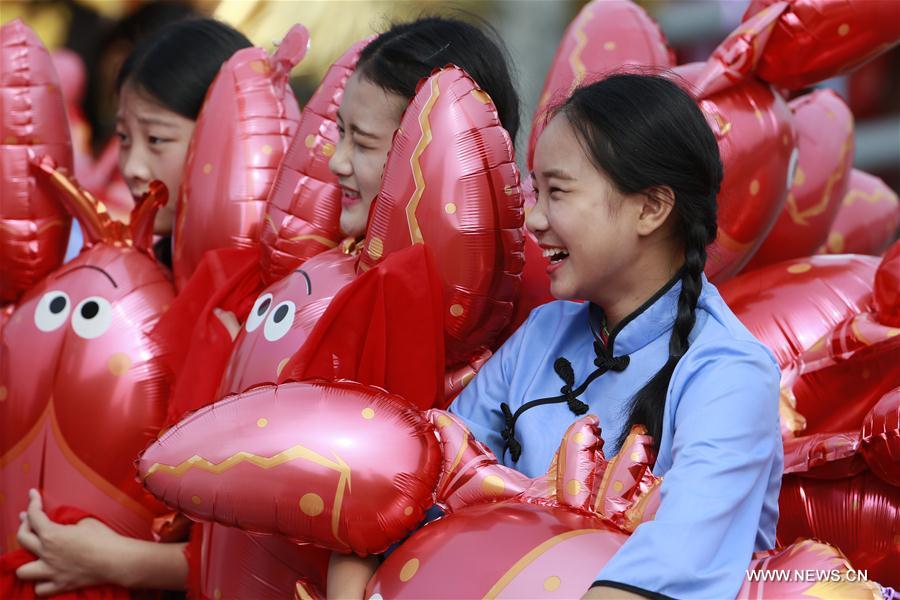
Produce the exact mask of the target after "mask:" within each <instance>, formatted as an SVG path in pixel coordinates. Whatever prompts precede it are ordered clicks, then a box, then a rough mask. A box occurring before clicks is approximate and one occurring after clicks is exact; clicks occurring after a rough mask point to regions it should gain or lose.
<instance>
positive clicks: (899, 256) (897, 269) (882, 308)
mask: <svg viewBox="0 0 900 600" xmlns="http://www.w3.org/2000/svg"><path fill="white" fill-rule="evenodd" d="M873 293H874V296H875V318H876V319H877V320H878V322H879V323H881V324H883V325H890V326H892V327H900V241H898V242H894V244H893V245H892V246H891V247H890V248H889V249H888V251H887V252H885V254H884V257H883V258H882V259H881V264H880V265H878V271H876V272H875V289H874V292H873Z"/></svg>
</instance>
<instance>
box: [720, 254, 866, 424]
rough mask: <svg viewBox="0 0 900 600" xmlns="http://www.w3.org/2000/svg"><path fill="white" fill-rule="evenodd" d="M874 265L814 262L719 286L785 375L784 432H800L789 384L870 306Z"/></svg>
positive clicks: (862, 260) (861, 259) (851, 259)
mask: <svg viewBox="0 0 900 600" xmlns="http://www.w3.org/2000/svg"><path fill="white" fill-rule="evenodd" d="M877 266H878V259H877V258H874V257H868V256H833V257H824V256H813V257H810V258H808V259H805V260H794V261H786V262H782V263H778V264H775V265H769V266H768V267H763V268H762V269H757V270H755V271H750V272H748V273H743V274H741V275H739V276H738V277H735V278H734V279H732V280H730V281H728V282H726V283H724V284H723V285H721V286H720V288H719V289H720V291H721V293H722V297H723V298H724V299H725V302H726V303H727V304H728V306H729V307H730V308H731V310H733V311H734V313H735V315H737V317H738V318H739V319H740V320H741V322H742V323H743V324H744V325H745V326H746V327H747V328H748V329H749V330H750V333H752V334H753V335H754V336H755V337H756V339H758V340H760V341H761V342H762V343H764V344H765V345H766V346H768V347H769V349H771V350H772V352H773V353H774V354H775V357H776V359H777V360H778V364H779V366H780V367H781V369H782V371H783V373H784V374H783V375H782V395H781V419H782V428H783V430H784V433H785V434H786V435H789V434H791V433H793V432H797V431H800V430H803V429H804V427H805V426H806V423H805V421H804V419H803V416H802V415H801V414H798V413H797V412H796V400H795V399H794V396H793V394H792V392H791V386H792V383H793V381H792V378H793V377H794V376H796V375H797V373H798V371H799V368H800V366H799V357H800V355H801V354H802V353H803V352H805V351H807V350H808V349H810V348H811V347H812V346H813V345H815V344H816V342H818V341H819V340H820V339H821V338H822V336H824V335H825V334H826V333H828V332H829V331H830V330H831V329H832V328H833V327H834V326H835V325H837V324H838V323H840V322H841V321H843V320H845V319H847V318H848V317H850V316H852V315H854V314H857V313H859V312H862V311H864V310H866V309H867V308H868V307H870V306H871V305H872V283H871V282H872V278H873V277H874V274H875V270H876V269H877Z"/></svg>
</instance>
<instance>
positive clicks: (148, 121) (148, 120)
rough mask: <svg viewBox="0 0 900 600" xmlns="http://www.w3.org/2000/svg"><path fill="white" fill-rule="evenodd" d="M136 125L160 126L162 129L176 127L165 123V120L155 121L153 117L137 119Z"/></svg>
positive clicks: (169, 122)
mask: <svg viewBox="0 0 900 600" xmlns="http://www.w3.org/2000/svg"><path fill="white" fill-rule="evenodd" d="M138 123H140V124H141V125H162V126H163V127H178V124H177V123H173V122H171V121H166V120H165V119H155V118H153V117H138Z"/></svg>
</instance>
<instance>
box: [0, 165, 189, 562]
mask: <svg viewBox="0 0 900 600" xmlns="http://www.w3.org/2000/svg"><path fill="white" fill-rule="evenodd" d="M40 172H41V174H42V176H46V178H47V179H48V180H49V181H50V182H51V183H52V184H53V185H55V186H59V187H60V188H61V189H65V190H66V193H65V194H61V195H60V197H62V198H63V199H64V200H65V201H66V202H67V204H68V206H69V210H71V211H72V212H73V214H75V215H76V217H77V218H78V219H79V221H80V224H81V227H82V230H83V231H84V233H85V238H86V240H87V243H88V245H89V248H88V249H87V250H85V251H83V252H82V253H81V254H80V255H79V256H78V257H77V258H75V259H74V260H72V261H71V262H69V263H67V264H66V265H64V266H63V267H61V268H60V269H59V270H57V271H55V272H54V273H52V274H50V275H49V276H47V277H46V278H45V279H44V280H43V281H42V282H41V283H40V284H38V285H37V286H35V287H33V288H32V289H31V290H29V291H28V293H27V294H26V295H25V296H24V297H23V298H22V300H21V302H20V304H19V305H18V307H17V309H16V310H15V312H14V313H13V314H12V316H11V317H10V319H9V321H8V322H7V323H6V324H5V326H4V327H3V329H2V333H0V391H2V395H0V398H2V401H0V490H2V495H3V498H4V502H3V503H2V504H0V519H2V520H0V532H2V542H0V544H2V547H3V548H4V549H5V550H10V549H12V548H14V547H15V532H16V529H17V528H18V525H19V511H22V510H24V509H25V508H26V506H27V504H28V489H29V488H39V489H41V490H42V492H43V497H44V505H45V507H46V508H47V510H48V511H53V510H55V509H56V508H58V507H60V506H63V505H68V506H74V507H76V508H78V509H81V510H83V511H87V512H89V513H91V514H94V515H96V516H98V517H99V518H100V519H102V520H103V521H104V522H106V523H107V524H108V525H110V526H111V527H112V528H113V529H114V530H116V531H117V532H118V533H120V534H123V535H126V536H130V537H135V538H142V539H150V537H151V525H152V522H153V519H154V517H156V516H157V515H159V514H161V513H163V512H165V511H166V509H165V507H163V506H162V505H161V504H159V503H158V502H156V501H155V500H154V499H153V498H152V497H151V496H150V495H149V494H147V492H146V491H145V490H144V489H143V488H141V486H140V483H139V482H137V481H136V480H135V477H134V465H133V460H134V457H135V456H137V455H138V453H139V452H140V451H141V449H142V448H143V447H145V446H146V445H147V444H148V443H149V442H150V441H151V440H153V439H155V437H156V434H157V431H158V430H159V427H160V425H161V424H162V421H163V418H164V417H165V412H166V401H167V399H168V393H169V380H168V376H167V374H166V372H165V370H164V369H163V367H162V364H161V358H160V356H161V354H162V353H163V351H164V350H165V349H164V348H163V347H161V346H160V345H158V344H156V343H154V342H153V341H151V340H150V338H149V336H148V335H147V334H148V333H149V331H150V329H151V328H152V327H153V325H154V324H155V322H156V321H157V320H158V319H159V317H160V315H161V314H162V313H163V311H164V310H165V309H166V308H167V307H168V305H169V304H170V303H171V302H172V300H173V297H174V290H173V287H172V285H171V283H170V282H169V281H168V279H167V278H166V275H165V272H164V270H163V268H161V267H160V266H159V265H158V264H157V263H156V261H155V260H154V259H153V258H152V255H151V254H150V245H151V238H152V227H153V217H154V215H155V213H156V209H157V208H158V206H159V205H161V204H163V203H165V200H166V198H165V188H164V186H162V184H160V183H159V182H153V183H152V184H151V189H152V190H153V191H152V192H151V194H155V195H154V196H150V197H149V198H148V199H145V200H144V201H143V203H142V204H141V205H140V206H139V207H138V208H137V209H135V212H134V214H133V215H132V225H131V227H129V228H125V227H123V226H121V224H117V223H113V222H111V221H110V220H109V218H108V216H107V215H106V214H105V213H103V212H96V208H97V207H96V205H94V203H93V202H92V199H91V198H89V197H87V196H85V195H84V194H81V193H80V192H78V191H77V189H76V188H75V187H74V185H73V184H72V182H71V180H68V179H67V178H66V177H65V176H64V175H63V174H62V173H61V172H60V171H58V170H54V168H53V165H52V164H51V163H49V162H44V163H42V164H41V166H40Z"/></svg>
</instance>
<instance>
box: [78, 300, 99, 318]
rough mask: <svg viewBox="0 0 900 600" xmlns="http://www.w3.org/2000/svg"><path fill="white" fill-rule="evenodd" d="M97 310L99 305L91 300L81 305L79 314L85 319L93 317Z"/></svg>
mask: <svg viewBox="0 0 900 600" xmlns="http://www.w3.org/2000/svg"><path fill="white" fill-rule="evenodd" d="M98 312H100V305H99V304H97V303H96V302H94V301H93V300H91V301H90V302H85V303H84V306H82V307H81V316H82V317H84V318H85V319H93V318H94V317H96V316H97V313H98Z"/></svg>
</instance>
